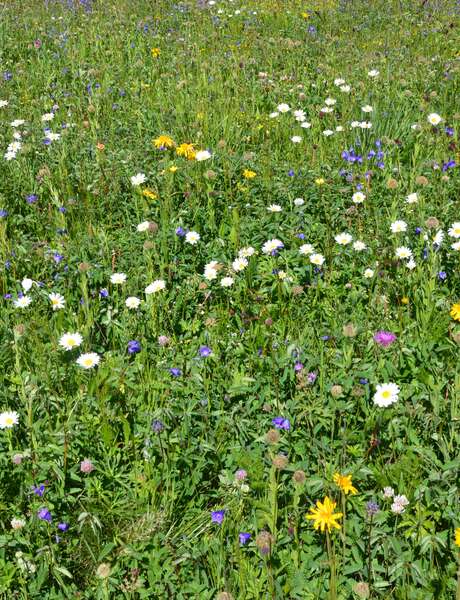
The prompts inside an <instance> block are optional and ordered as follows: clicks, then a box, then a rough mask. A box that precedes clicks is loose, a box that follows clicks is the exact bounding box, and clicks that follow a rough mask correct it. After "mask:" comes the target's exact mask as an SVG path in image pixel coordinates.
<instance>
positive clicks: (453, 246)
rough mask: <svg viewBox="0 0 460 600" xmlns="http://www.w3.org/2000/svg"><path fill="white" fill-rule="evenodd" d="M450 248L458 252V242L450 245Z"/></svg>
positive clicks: (459, 243)
mask: <svg viewBox="0 0 460 600" xmlns="http://www.w3.org/2000/svg"><path fill="white" fill-rule="evenodd" d="M451 248H452V250H456V251H457V252H459V251H460V242H454V243H453V244H452V245H451Z"/></svg>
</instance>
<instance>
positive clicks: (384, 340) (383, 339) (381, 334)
mask: <svg viewBox="0 0 460 600" xmlns="http://www.w3.org/2000/svg"><path fill="white" fill-rule="evenodd" d="M395 340H396V335H395V334H394V333H391V331H377V333H376V334H375V335H374V341H375V342H377V344H379V345H380V346H383V347H384V348H387V347H388V346H390V345H391V344H392V343H393V342H394V341H395Z"/></svg>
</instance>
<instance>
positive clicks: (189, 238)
mask: <svg viewBox="0 0 460 600" xmlns="http://www.w3.org/2000/svg"><path fill="white" fill-rule="evenodd" d="M200 237H201V236H200V234H199V233H197V232H196V231H189V232H188V233H187V234H186V236H185V241H186V242H187V244H191V245H192V246H194V245H195V244H197V243H198V242H199V241H200Z"/></svg>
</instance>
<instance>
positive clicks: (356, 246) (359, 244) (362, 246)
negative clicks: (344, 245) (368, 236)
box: [353, 240, 367, 252]
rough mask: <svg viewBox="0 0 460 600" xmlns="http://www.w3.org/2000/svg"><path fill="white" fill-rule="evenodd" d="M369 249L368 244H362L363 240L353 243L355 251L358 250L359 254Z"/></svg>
mask: <svg viewBox="0 0 460 600" xmlns="http://www.w3.org/2000/svg"><path fill="white" fill-rule="evenodd" d="M366 248H367V246H366V244H365V243H364V242H362V241H361V240H356V242H353V250H356V251H357V252H361V251H362V250H365V249H366Z"/></svg>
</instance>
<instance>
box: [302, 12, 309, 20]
mask: <svg viewBox="0 0 460 600" xmlns="http://www.w3.org/2000/svg"><path fill="white" fill-rule="evenodd" d="M309 18H310V14H309V13H307V12H303V13H302V19H309Z"/></svg>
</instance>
